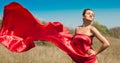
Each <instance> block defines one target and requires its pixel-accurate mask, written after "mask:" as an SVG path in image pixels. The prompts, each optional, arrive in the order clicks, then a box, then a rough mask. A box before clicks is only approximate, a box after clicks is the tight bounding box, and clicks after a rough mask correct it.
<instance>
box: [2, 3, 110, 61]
mask: <svg viewBox="0 0 120 63" xmlns="http://www.w3.org/2000/svg"><path fill="white" fill-rule="evenodd" d="M13 11H14V12H13ZM93 20H94V12H93V11H92V10H90V9H85V10H84V12H83V24H82V25H81V26H78V27H77V28H76V30H75V35H74V36H72V35H71V34H70V33H69V30H67V28H65V27H64V26H63V24H61V23H60V22H47V23H45V24H41V22H40V21H39V20H37V19H36V18H35V17H34V16H33V15H32V14H31V13H30V12H29V11H28V10H27V9H25V8H24V7H23V6H21V5H20V4H19V3H16V2H12V3H10V4H8V5H6V6H5V8H4V17H3V20H2V27H1V30H0V43H1V44H2V45H4V46H5V47H7V48H8V49H9V50H11V51H13V52H25V51H28V50H30V49H31V48H33V47H35V46H34V41H35V40H46V41H49V42H52V43H53V44H55V45H56V46H57V47H59V48H60V49H62V50H63V51H64V52H66V53H67V54H68V55H69V56H70V57H71V58H72V59H73V60H74V61H75V62H76V63H97V60H96V55H97V54H99V53H100V52H102V51H103V50H104V49H106V48H107V47H108V46H109V42H108V41H107V40H106V39H105V38H104V37H103V36H102V35H101V34H100V33H99V32H98V31H97V29H96V28H95V27H93V26H91V23H92V21H93ZM93 37H97V38H98V39H99V40H100V41H101V42H102V44H103V45H102V46H101V47H100V49H98V50H97V51H94V50H93V49H92V47H91V45H92V38H93Z"/></svg>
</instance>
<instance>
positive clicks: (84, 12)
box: [82, 8, 93, 16]
mask: <svg viewBox="0 0 120 63" xmlns="http://www.w3.org/2000/svg"><path fill="white" fill-rule="evenodd" d="M87 10H91V11H93V10H92V9H90V8H86V9H84V11H83V13H82V15H83V16H84V15H85V13H86V11H87Z"/></svg>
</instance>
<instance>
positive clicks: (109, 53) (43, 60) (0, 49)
mask: <svg viewBox="0 0 120 63" xmlns="http://www.w3.org/2000/svg"><path fill="white" fill-rule="evenodd" d="M107 39H108V40H109V41H110V44H111V46H110V47H109V48H108V49H107V50H105V51H104V52H102V53H101V54H99V55H98V59H99V63H120V39H116V38H111V37H107ZM93 45H94V47H95V49H97V48H98V47H99V45H100V43H99V41H98V40H96V39H95V40H94V44H93ZM0 63H72V60H71V58H70V57H69V56H68V55H66V53H64V52H63V51H61V50H60V49H59V48H57V47H55V46H36V47H35V48H33V49H31V50H29V51H27V52H24V53H13V52H11V51H9V50H8V49H6V48H5V47H4V46H2V45H0Z"/></svg>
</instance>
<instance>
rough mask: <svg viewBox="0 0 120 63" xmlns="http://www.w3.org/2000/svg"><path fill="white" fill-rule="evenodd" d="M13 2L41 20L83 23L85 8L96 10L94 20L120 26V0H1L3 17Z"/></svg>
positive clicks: (70, 25) (1, 14) (71, 24)
mask: <svg viewBox="0 0 120 63" xmlns="http://www.w3.org/2000/svg"><path fill="white" fill-rule="evenodd" d="M11 2H18V3H19V4H21V5H22V6H24V7H25V8H26V9H28V10H29V11H30V12H31V13H32V14H33V15H34V16H35V17H37V18H39V19H40V20H44V21H47V22H54V21H59V22H61V23H62V24H63V25H65V26H67V27H71V28H75V27H76V26H79V25H81V24H82V12H83V10H84V9H85V8H91V9H93V10H94V12H95V20H94V21H98V22H99V23H100V24H102V25H105V26H107V27H108V28H113V27H117V26H120V0H0V18H1V19H2V17H3V11H4V10H3V9H4V6H5V5H7V4H9V3H11Z"/></svg>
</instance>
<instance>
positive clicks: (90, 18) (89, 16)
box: [83, 10, 94, 21]
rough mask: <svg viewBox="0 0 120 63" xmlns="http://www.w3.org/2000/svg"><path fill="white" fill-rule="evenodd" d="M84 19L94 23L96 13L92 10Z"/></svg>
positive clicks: (86, 13)
mask: <svg viewBox="0 0 120 63" xmlns="http://www.w3.org/2000/svg"><path fill="white" fill-rule="evenodd" d="M83 19H84V20H85V21H93V20H94V12H93V11H91V10H87V11H86V12H85V14H84V15H83Z"/></svg>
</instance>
